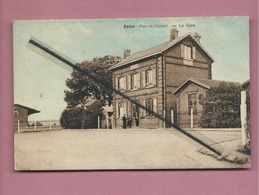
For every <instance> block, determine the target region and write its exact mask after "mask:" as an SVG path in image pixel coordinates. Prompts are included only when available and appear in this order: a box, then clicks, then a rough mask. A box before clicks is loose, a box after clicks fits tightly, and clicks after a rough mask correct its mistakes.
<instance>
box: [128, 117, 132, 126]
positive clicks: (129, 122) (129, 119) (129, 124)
mask: <svg viewBox="0 0 259 195" xmlns="http://www.w3.org/2000/svg"><path fill="white" fill-rule="evenodd" d="M128 126H129V128H131V126H132V120H131V118H130V117H128Z"/></svg>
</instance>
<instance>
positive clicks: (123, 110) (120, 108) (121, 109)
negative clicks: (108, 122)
mask: <svg viewBox="0 0 259 195" xmlns="http://www.w3.org/2000/svg"><path fill="white" fill-rule="evenodd" d="M117 112H118V118H122V117H123V115H124V114H125V115H126V102H121V103H118V109H117Z"/></svg>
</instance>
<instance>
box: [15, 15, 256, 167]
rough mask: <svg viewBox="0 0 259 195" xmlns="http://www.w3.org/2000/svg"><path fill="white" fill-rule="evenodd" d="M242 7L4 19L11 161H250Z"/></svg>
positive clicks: (152, 163)
mask: <svg viewBox="0 0 259 195" xmlns="http://www.w3.org/2000/svg"><path fill="white" fill-rule="evenodd" d="M250 140H251V129H250V76H249V18H248V17H201V18H198V17H197V18H139V19H137V18H135V19H86V20H45V21H40V20H32V21H15V22H14V144H15V147H14V150H15V151H14V152H15V169H16V170H136V169H235V168H249V167H251V156H250Z"/></svg>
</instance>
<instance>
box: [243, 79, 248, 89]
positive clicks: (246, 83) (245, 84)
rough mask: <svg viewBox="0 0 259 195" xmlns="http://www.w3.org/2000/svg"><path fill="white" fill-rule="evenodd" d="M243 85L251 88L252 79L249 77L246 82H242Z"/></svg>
mask: <svg viewBox="0 0 259 195" xmlns="http://www.w3.org/2000/svg"><path fill="white" fill-rule="evenodd" d="M242 87H243V88H249V87H250V79H248V80H247V81H245V82H244V83H243V84H242Z"/></svg>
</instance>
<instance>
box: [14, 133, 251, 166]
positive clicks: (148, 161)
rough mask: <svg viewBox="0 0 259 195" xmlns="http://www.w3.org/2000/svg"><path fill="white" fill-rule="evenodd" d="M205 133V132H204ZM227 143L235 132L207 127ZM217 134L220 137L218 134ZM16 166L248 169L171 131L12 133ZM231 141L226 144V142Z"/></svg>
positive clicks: (232, 140) (235, 139)
mask: <svg viewBox="0 0 259 195" xmlns="http://www.w3.org/2000/svg"><path fill="white" fill-rule="evenodd" d="M204 134H206V132H204ZM207 134H208V135H209V136H211V137H213V138H214V139H215V140H216V141H217V142H221V143H222V144H223V146H227V147H228V148H231V147H233V146H234V145H237V144H239V142H240V139H239V138H238V136H237V133H228V134H225V133H224V134H223V135H224V136H222V133H220V134H219V133H216V132H209V133H208V132H207ZM218 135H221V136H218ZM14 138H15V168H16V170H83V169H90V170H96V169H110V170H112V169H201V168H223V169H225V168H247V167H249V166H250V164H249V163H246V164H236V163H231V162H227V161H224V160H221V161H220V160H217V159H216V158H214V157H212V156H210V155H205V154H202V153H200V152H198V149H199V146H198V145H197V144H194V143H192V141H190V140H188V139H185V138H184V136H181V135H179V133H178V132H177V131H175V130H171V129H159V130H154V129H152V130H150V129H149V130H148V129H146V130H143V129H126V130H124V129H117V130H62V131H42V132H27V133H25V132H24V133H15V137H14ZM230 146H231V147H230Z"/></svg>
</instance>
